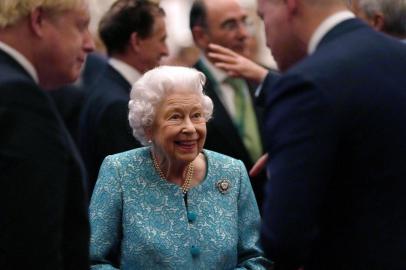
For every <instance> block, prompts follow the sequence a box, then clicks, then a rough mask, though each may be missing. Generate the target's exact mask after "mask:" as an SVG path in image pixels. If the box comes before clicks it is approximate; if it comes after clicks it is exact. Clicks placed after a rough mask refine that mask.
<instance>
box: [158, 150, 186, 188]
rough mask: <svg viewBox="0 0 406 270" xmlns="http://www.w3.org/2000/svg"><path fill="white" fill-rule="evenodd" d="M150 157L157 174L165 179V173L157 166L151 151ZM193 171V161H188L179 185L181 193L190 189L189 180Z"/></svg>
mask: <svg viewBox="0 0 406 270" xmlns="http://www.w3.org/2000/svg"><path fill="white" fill-rule="evenodd" d="M151 157H152V162H153V163H154V167H155V170H156V171H157V172H158V174H159V176H160V177H161V178H162V179H163V180H166V178H165V175H164V173H163V172H162V170H161V168H160V167H159V164H158V161H157V160H156V158H155V155H154V154H153V153H152V152H151ZM193 172H194V165H193V162H190V163H189V164H188V165H187V171H186V178H185V181H184V182H183V184H182V186H181V187H180V188H181V190H182V193H183V194H186V193H187V192H188V191H189V189H190V182H191V181H192V178H193ZM166 181H167V180H166Z"/></svg>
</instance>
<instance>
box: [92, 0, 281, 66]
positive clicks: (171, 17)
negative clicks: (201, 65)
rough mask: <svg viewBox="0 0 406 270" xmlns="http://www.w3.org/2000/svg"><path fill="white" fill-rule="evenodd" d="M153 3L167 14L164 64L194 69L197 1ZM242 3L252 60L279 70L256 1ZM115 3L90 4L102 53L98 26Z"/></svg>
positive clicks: (98, 1)
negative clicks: (192, 29)
mask: <svg viewBox="0 0 406 270" xmlns="http://www.w3.org/2000/svg"><path fill="white" fill-rule="evenodd" d="M150 1H153V2H156V3H159V4H160V6H161V7H162V8H163V9H164V10H165V13H166V17H165V20H166V23H167V33H168V38H167V45H168V47H169V56H168V57H166V58H165V59H164V60H163V62H164V63H163V64H171V65H187V66H192V65H193V64H194V63H195V62H196V60H197V58H198V56H199V50H198V49H197V48H196V47H195V46H194V44H193V39H192V34H191V32H190V30H189V11H190V7H191V5H192V2H193V0H150ZM239 1H240V4H241V6H242V7H243V8H245V9H246V10H247V12H248V16H249V17H248V25H249V31H250V33H251V39H250V47H251V59H252V60H254V61H255V62H257V63H259V64H261V65H263V66H266V67H269V68H273V69H276V63H275V61H274V60H273V58H272V56H271V53H270V51H269V49H268V48H267V47H266V42H265V32H264V27H263V24H262V21H261V19H260V18H259V17H258V15H257V13H256V10H257V5H256V0H239ZM114 2H115V0H90V10H91V16H92V20H91V23H90V31H91V32H92V33H93V35H94V37H95V40H96V44H97V49H98V50H99V51H101V52H103V51H104V48H103V45H102V44H101V42H100V41H99V38H98V35H97V26H98V23H99V20H100V18H101V17H102V15H103V14H104V13H105V12H106V11H107V10H108V9H109V7H110V6H111V4H112V3H114Z"/></svg>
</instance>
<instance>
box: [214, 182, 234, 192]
mask: <svg viewBox="0 0 406 270" xmlns="http://www.w3.org/2000/svg"><path fill="white" fill-rule="evenodd" d="M216 186H217V188H218V190H219V191H220V193H221V194H226V193H227V192H228V190H229V189H230V188H231V183H230V181H228V180H225V179H222V180H220V181H218V182H217V183H216Z"/></svg>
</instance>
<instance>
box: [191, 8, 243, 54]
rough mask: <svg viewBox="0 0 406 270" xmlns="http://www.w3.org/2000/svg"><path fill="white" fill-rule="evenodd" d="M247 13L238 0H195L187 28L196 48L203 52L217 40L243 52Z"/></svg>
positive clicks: (225, 45) (236, 50) (223, 44)
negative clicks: (188, 27) (189, 29)
mask: <svg viewBox="0 0 406 270" xmlns="http://www.w3.org/2000/svg"><path fill="white" fill-rule="evenodd" d="M246 19H247V12H246V11H245V10H244V9H243V8H242V7H241V6H240V4H239V2H238V0H221V1H219V0H198V1H195V2H194V3H193V5H192V9H191V12H190V28H191V31H192V34H193V38H194V40H195V43H196V45H197V46H198V47H200V48H201V49H202V50H203V51H205V50H206V49H207V47H208V44H209V43H217V44H219V45H222V46H224V47H227V48H229V49H231V50H233V51H235V52H238V53H240V54H245V53H246V52H247V50H248V48H247V45H248V44H247V38H248V32H247V28H246V24H245V23H246Z"/></svg>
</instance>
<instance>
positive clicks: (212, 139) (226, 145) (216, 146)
mask: <svg viewBox="0 0 406 270" xmlns="http://www.w3.org/2000/svg"><path fill="white" fill-rule="evenodd" d="M194 68H196V69H197V70H199V71H201V72H203V73H204V74H205V75H206V77H207V80H206V85H205V86H204V91H205V94H206V95H208V96H209V97H210V98H211V99H212V101H213V105H214V110H213V118H212V119H211V120H210V121H209V122H208V123H207V138H206V143H205V146H204V148H206V149H210V150H213V151H216V152H219V153H222V154H225V155H228V156H231V157H233V158H236V159H240V160H241V161H242V162H243V163H244V165H245V167H246V168H247V170H250V169H251V168H252V166H253V165H254V162H255V161H252V160H251V157H250V156H249V153H248V151H247V149H246V147H245V146H244V143H243V140H242V138H241V137H240V135H239V133H238V130H237V128H236V127H235V125H234V123H233V120H232V118H231V116H230V115H229V114H228V112H227V109H226V108H225V107H224V105H223V103H222V102H221V100H220V98H219V96H218V94H217V90H216V88H217V87H219V86H218V82H217V81H216V80H215V79H214V78H213V75H211V74H210V73H209V71H208V70H207V68H206V67H205V66H204V64H203V63H202V62H201V61H198V62H197V63H196V64H195V66H194ZM250 90H251V95H252V100H254V97H253V92H254V91H253V89H250ZM254 108H255V110H256V115H257V121H258V127H259V128H260V129H261V122H262V118H261V117H262V110H261V109H259V108H258V107H254ZM260 135H262V132H261V130H260ZM265 181H266V176H265V173H261V174H260V175H258V176H257V177H253V178H251V185H252V188H253V190H254V193H255V197H256V199H257V202H258V206H259V207H261V205H262V198H263V193H264V184H265Z"/></svg>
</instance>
